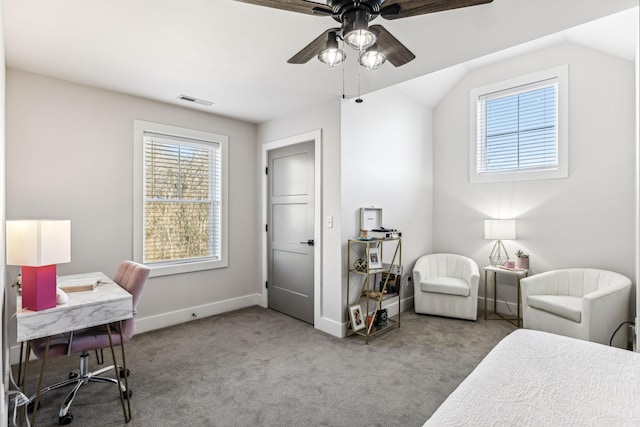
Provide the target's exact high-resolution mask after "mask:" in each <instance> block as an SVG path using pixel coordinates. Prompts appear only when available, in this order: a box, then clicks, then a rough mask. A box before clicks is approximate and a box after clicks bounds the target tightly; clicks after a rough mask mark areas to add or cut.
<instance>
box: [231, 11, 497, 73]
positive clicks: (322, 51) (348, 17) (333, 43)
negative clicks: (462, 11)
mask: <svg viewBox="0 0 640 427" xmlns="http://www.w3.org/2000/svg"><path fill="white" fill-rule="evenodd" d="M236 1H239V2H243V3H251V4H255V5H259V6H266V7H272V8H276V9H283V10H289V11H292V12H298V13H306V14H310V15H317V16H330V17H332V18H333V19H335V20H336V21H338V22H339V23H340V24H341V25H340V27H336V28H330V29H328V30H326V31H325V32H324V33H322V34H320V36H318V37H317V38H316V39H315V40H313V41H312V42H311V43H309V44H308V45H307V46H305V47H304V48H303V49H302V50H301V51H300V52H298V53H296V54H295V55H294V56H293V57H292V58H291V59H289V60H288V61H287V62H288V63H290V64H305V63H307V62H308V61H309V60H310V59H311V58H313V57H314V56H317V57H318V59H319V60H320V61H322V62H324V63H325V64H327V65H329V66H330V67H334V66H336V65H339V64H340V63H341V62H342V61H344V59H345V58H346V55H345V53H344V51H342V50H341V49H340V48H339V47H338V40H343V41H344V42H345V43H346V44H348V45H349V46H351V47H352V48H354V49H356V50H357V51H359V62H360V65H362V66H363V67H365V68H367V69H369V70H375V69H376V68H379V67H380V66H381V65H382V64H383V63H384V62H385V61H387V60H389V62H391V63H392V64H393V65H394V66H396V67H399V66H401V65H404V64H406V63H408V62H410V61H412V60H413V59H414V58H415V57H416V56H415V55H414V54H413V53H412V52H411V51H410V50H409V49H407V48H406V47H405V46H404V45H403V44H402V43H400V41H399V40H398V39H396V38H395V37H394V36H393V35H392V34H391V33H390V32H389V31H387V30H386V29H385V28H384V27H383V26H382V25H371V26H369V22H370V21H372V20H374V19H375V18H377V17H378V16H382V17H383V18H384V19H400V18H408V17H410V16H417V15H425V14H428V13H434V12H442V11H445V10H450V9H458V8H462V7H469V6H477V5H480V4H485V3H491V2H492V1H493V0H324V1H323V0H236Z"/></svg>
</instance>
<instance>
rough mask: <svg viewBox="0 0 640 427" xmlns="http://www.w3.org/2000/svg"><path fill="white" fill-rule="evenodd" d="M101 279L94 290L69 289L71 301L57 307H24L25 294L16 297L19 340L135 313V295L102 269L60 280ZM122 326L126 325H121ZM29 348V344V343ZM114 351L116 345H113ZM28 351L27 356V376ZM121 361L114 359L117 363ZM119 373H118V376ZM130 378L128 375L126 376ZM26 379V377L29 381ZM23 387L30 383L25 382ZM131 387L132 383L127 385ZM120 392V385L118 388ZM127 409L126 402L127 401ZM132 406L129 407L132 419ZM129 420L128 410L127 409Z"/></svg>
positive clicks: (118, 319) (120, 318)
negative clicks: (30, 308)
mask: <svg viewBox="0 0 640 427" xmlns="http://www.w3.org/2000/svg"><path fill="white" fill-rule="evenodd" d="M93 278H95V279H99V283H98V285H97V286H96V288H95V289H94V290H93V291H83V292H69V293H68V294H67V295H68V296H69V301H68V302H67V303H65V304H60V305H57V306H55V307H52V308H49V309H46V310H41V311H32V310H28V309H23V308H22V298H21V297H18V299H17V301H16V307H17V310H16V311H17V313H16V323H17V340H18V342H27V341H29V340H33V339H36V338H43V337H50V336H52V335H56V334H61V333H64V332H70V331H74V330H78V329H83V328H89V327H92V326H99V325H105V324H109V323H113V322H118V321H121V320H126V319H129V318H131V317H133V297H132V295H131V294H130V293H129V292H127V291H126V290H124V289H123V288H122V287H120V286H119V285H118V284H117V283H115V282H114V281H113V280H111V279H110V278H109V277H108V276H107V275H105V274H104V273H101V272H95V273H85V274H75V275H71V276H60V277H59V278H58V282H62V281H65V280H71V279H93ZM120 330H122V328H120ZM121 346H122V354H123V363H124V364H125V365H124V367H125V369H126V362H124V342H123V343H122V344H121ZM27 348H29V346H27ZM112 351H113V348H112ZM46 357H47V355H46V352H45V357H44V360H43V361H42V367H41V372H40V382H39V384H38V387H37V389H36V395H37V397H36V401H35V402H36V405H35V408H34V411H33V419H34V422H35V414H36V411H37V406H38V405H37V403H38V400H39V395H40V388H41V386H42V377H43V374H44V367H45V363H46ZM28 359H29V357H28V354H27V357H26V360H25V373H24V375H25V377H26V366H27V362H28ZM115 364H117V363H116V361H115V360H114V365H115ZM117 377H118V375H116V378H117ZM125 379H126V378H125ZM25 382H26V381H25ZM23 387H26V386H25V385H24V384H23ZM127 389H128V385H127ZM118 393H120V389H119V388H118ZM123 411H124V404H123ZM130 414H131V410H130V409H129V419H130ZM125 421H127V413H126V412H125Z"/></svg>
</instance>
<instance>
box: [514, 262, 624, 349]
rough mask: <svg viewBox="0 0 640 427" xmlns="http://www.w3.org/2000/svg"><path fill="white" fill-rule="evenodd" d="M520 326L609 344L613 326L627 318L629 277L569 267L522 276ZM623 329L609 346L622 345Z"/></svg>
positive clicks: (613, 330) (610, 272)
mask: <svg viewBox="0 0 640 427" xmlns="http://www.w3.org/2000/svg"><path fill="white" fill-rule="evenodd" d="M520 286H521V289H522V307H523V313H522V314H523V325H524V327H525V328H528V329H536V330H539V331H545V332H552V333H556V334H558V335H565V336H569V337H573V338H579V339H583V340H586V341H592V342H597V343H600V344H606V345H609V340H610V339H611V336H612V335H613V333H614V332H615V330H616V328H617V327H618V326H619V325H620V324H621V323H623V322H625V321H627V320H629V298H630V295H631V280H629V278H627V277H625V276H623V275H621V274H618V273H614V272H612V271H606V270H596V269H589V268H571V269H564V270H554V271H548V272H546V273H541V274H536V275H533V276H529V277H527V278H524V279H522V281H521V282H520ZM626 344H627V330H626V329H625V328H623V329H621V330H620V331H618V333H617V334H616V336H615V338H614V340H613V345H614V346H616V347H622V348H626Z"/></svg>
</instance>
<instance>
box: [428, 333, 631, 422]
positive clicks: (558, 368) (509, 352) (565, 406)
mask: <svg viewBox="0 0 640 427" xmlns="http://www.w3.org/2000/svg"><path fill="white" fill-rule="evenodd" d="M424 426H429V427H431V426H554V427H555V426H640V354H639V353H634V352H631V351H626V350H621V349H617V348H613V347H608V346H605V345H602V344H595V343H591V342H587V341H582V340H577V339H574V338H567V337H563V336H560V335H554V334H549V333H546V332H539V331H533V330H528V329H519V330H516V331H514V332H512V333H511V334H510V335H508V336H507V337H505V338H504V339H503V340H502V341H500V342H499V343H498V345H496V346H495V347H494V348H493V350H491V352H489V354H488V355H487V356H486V357H485V358H484V360H483V361H482V362H481V363H480V364H479V365H478V366H477V367H476V368H475V369H474V370H473V372H471V374H469V376H468V377H467V378H466V379H465V380H464V381H463V382H462V383H461V384H460V385H459V386H458V388H457V389H456V390H455V391H454V392H453V393H451V395H450V396H449V397H448V398H447V399H446V400H445V401H444V402H443V403H442V405H441V406H440V407H439V408H438V409H437V410H436V412H435V413H434V414H433V415H432V416H431V418H430V419H429V420H428V421H427V422H426V423H425V424H424Z"/></svg>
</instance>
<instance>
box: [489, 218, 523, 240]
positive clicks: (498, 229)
mask: <svg viewBox="0 0 640 427" xmlns="http://www.w3.org/2000/svg"><path fill="white" fill-rule="evenodd" d="M484 238H485V239H487V240H513V239H515V238H516V220H515V219H485V220H484Z"/></svg>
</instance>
